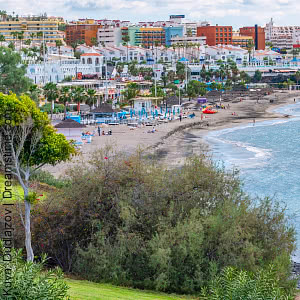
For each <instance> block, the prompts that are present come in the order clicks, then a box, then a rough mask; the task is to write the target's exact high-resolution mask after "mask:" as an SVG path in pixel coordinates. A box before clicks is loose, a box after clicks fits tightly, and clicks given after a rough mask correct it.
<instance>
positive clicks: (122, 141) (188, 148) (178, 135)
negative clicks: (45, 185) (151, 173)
mask: <svg viewBox="0 0 300 300" xmlns="http://www.w3.org/2000/svg"><path fill="white" fill-rule="evenodd" d="M297 97H300V91H290V92H289V91H283V92H276V93H273V94H271V95H267V96H265V97H264V98H261V99H260V100H259V101H258V103H257V101H256V100H253V99H252V100H250V99H247V97H246V98H242V101H240V98H238V99H232V101H231V102H227V103H226V109H220V110H219V111H218V113H217V114H213V115H204V116H205V117H204V118H203V120H201V114H202V113H201V112H200V110H199V111H195V115H196V116H195V117H194V118H193V119H190V118H184V119H183V120H182V122H180V121H179V120H174V121H172V122H169V123H164V124H160V125H158V126H156V127H155V129H156V131H155V133H149V131H151V130H152V127H148V126H145V127H141V128H136V129H134V130H131V129H130V128H129V127H128V126H126V125H116V126H111V127H110V129H111V130H112V135H111V136H110V135H105V136H98V135H96V136H95V137H94V138H93V140H92V143H91V144H85V145H84V146H83V147H82V150H81V155H79V156H77V157H75V158H73V159H72V160H71V161H70V162H67V163H61V164H59V165H57V166H55V167H52V166H46V167H44V169H46V170H48V171H49V172H51V173H52V174H53V175H54V176H56V177H59V176H61V175H63V174H64V173H65V171H66V170H67V169H68V168H69V167H71V166H74V164H76V162H79V161H83V160H87V159H88V158H89V157H90V154H91V153H92V152H94V151H95V150H97V149H100V148H102V147H104V146H105V145H108V144H113V145H114V146H115V147H116V148H117V149H119V150H120V151H122V152H127V153H132V152H134V151H135V150H136V149H137V148H138V147H140V148H141V149H144V150H145V152H146V153H153V154H155V155H156V156H157V158H158V159H160V160H161V161H162V163H167V164H168V165H169V166H176V165H178V164H180V163H182V161H183V159H184V158H185V157H187V156H189V155H192V154H197V153H200V152H201V151H203V150H205V149H208V147H207V145H205V143H203V140H202V138H201V137H203V136H204V135H205V134H207V133H208V132H209V131H211V130H216V129H223V128H229V127H235V126H239V125H241V124H243V123H249V122H253V120H254V119H255V122H260V121H264V120H268V119H275V118H283V117H284V116H283V115H281V114H276V113H273V112H272V110H273V109H275V108H276V107H278V106H283V105H287V104H291V103H294V99H295V98H296V99H297ZM270 100H274V102H273V103H271V102H270ZM228 103H229V105H230V108H227V105H228ZM224 104H225V103H224ZM233 114H234V115H233ZM95 129H96V127H94V126H91V127H89V128H87V131H93V130H95ZM105 130H106V131H107V129H105ZM196 133H197V134H196Z"/></svg>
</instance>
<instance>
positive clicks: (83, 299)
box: [66, 279, 196, 300]
mask: <svg viewBox="0 0 300 300" xmlns="http://www.w3.org/2000/svg"><path fill="white" fill-rule="evenodd" d="M66 282H67V284H68V286H69V287H70V289H69V295H70V297H71V300H182V299H196V298H191V297H184V296H178V295H168V294H163V293H156V292H152V291H143V290H137V289H131V288H124V287H118V286H113V285H111V284H103V283H94V282H90V281H86V280H74V279H66Z"/></svg>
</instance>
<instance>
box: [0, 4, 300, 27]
mask: <svg viewBox="0 0 300 300" xmlns="http://www.w3.org/2000/svg"><path fill="white" fill-rule="evenodd" d="M0 10H5V11H7V13H9V14H12V12H15V14H19V15H28V14H31V15H32V14H34V15H38V14H41V13H44V12H46V13H47V15H48V16H61V17H64V19H65V20H68V21H71V20H76V19H78V18H93V19H105V18H106V19H114V20H116V19H117V20H127V21H132V22H138V21H162V20H168V19H169V15H171V14H184V15H185V16H186V18H187V19H189V20H192V21H209V22H210V23H211V24H212V25H215V24H218V25H232V26H233V27H234V29H238V28H239V27H242V26H253V25H254V24H258V25H260V26H264V25H265V24H266V23H267V22H269V20H270V19H271V17H273V20H274V23H275V25H299V26H300V20H299V17H298V15H299V13H300V1H299V0H47V1H46V0H0Z"/></svg>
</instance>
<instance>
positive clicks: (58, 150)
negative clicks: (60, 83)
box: [0, 93, 75, 166]
mask: <svg viewBox="0 0 300 300" xmlns="http://www.w3.org/2000/svg"><path fill="white" fill-rule="evenodd" d="M7 115H9V117H10V119H11V125H12V126H11V127H12V130H14V129H15V128H16V126H22V124H24V123H26V122H27V121H28V120H32V122H33V127H32V129H31V135H29V137H28V138H27V140H26V142H25V144H24V149H23V152H22V157H21V160H22V162H24V163H26V165H27V164H28V165H31V166H33V165H35V166H38V165H40V164H53V165H54V164H55V163H57V162H60V161H66V160H68V159H69V157H70V156H71V155H72V154H75V149H74V147H73V145H71V144H70V142H69V141H68V140H66V138H65V136H64V135H63V134H58V133H56V130H55V129H54V128H53V127H52V126H51V125H50V121H49V119H48V116H47V114H46V113H42V112H41V111H40V110H39V108H38V107H37V106H36V104H35V103H34V102H33V101H32V100H31V99H30V98H29V97H28V96H25V95H23V96H20V97H17V96H16V95H14V94H11V95H5V94H1V93H0V128H1V126H3V125H4V124H5V119H6V118H7ZM37 131H38V132H40V135H41V138H40V140H39V142H38V144H37V145H36V146H35V149H34V150H35V151H32V147H33V146H32V143H33V141H32V140H31V139H30V138H31V137H32V136H33V134H34V133H35V132H37ZM17 146H18V145H16V147H17Z"/></svg>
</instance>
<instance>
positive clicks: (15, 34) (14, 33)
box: [10, 31, 18, 47]
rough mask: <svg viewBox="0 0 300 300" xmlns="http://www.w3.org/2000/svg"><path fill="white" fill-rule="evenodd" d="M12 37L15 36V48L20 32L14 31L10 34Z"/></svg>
mask: <svg viewBox="0 0 300 300" xmlns="http://www.w3.org/2000/svg"><path fill="white" fill-rule="evenodd" d="M10 35H12V36H13V39H14V45H15V47H16V39H17V37H18V31H13V32H11V33H10Z"/></svg>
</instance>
